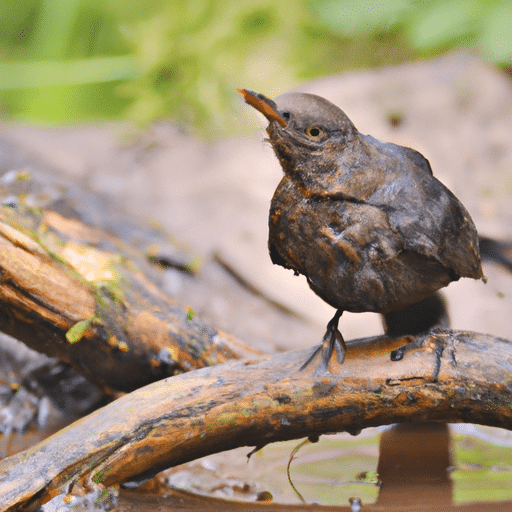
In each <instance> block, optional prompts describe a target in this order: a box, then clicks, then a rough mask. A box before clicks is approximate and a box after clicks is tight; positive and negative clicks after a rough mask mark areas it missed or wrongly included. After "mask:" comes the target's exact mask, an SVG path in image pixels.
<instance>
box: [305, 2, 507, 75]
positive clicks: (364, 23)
mask: <svg viewBox="0 0 512 512" xmlns="http://www.w3.org/2000/svg"><path fill="white" fill-rule="evenodd" d="M311 2H312V6H313V7H314V9H315V11H316V12H317V14H318V17H319V19H320V20H321V22H322V23H323V24H324V25H325V26H327V27H329V29H330V30H331V31H332V32H333V33H336V34H339V35H347V34H351V35H353V36H356V35H357V34H359V35H360V34H375V33H379V32H380V33H383V32H384V33H386V32H401V33H403V34H405V36H406V38H407V41H408V43H409V44H410V45H411V46H412V47H413V48H414V49H416V50H417V51H418V52H420V53H422V54H425V53H427V54H428V53H433V52H437V51H439V50H443V49H446V48H450V47H454V46H458V45H461V44H464V45H468V46H473V47H475V48H478V49H479V50H481V51H482V53H483V54H485V55H486V56H487V58H489V60H490V61H491V62H493V63H495V64H499V65H502V66H508V67H512V1H511V0H469V1H468V0H448V1H447V0H426V1H424V2H416V1H413V0H380V1H370V0H311Z"/></svg>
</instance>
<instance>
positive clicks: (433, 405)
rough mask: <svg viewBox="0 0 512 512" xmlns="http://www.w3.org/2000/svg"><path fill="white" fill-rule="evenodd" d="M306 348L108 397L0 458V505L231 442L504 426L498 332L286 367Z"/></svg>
mask: <svg viewBox="0 0 512 512" xmlns="http://www.w3.org/2000/svg"><path fill="white" fill-rule="evenodd" d="M408 341H412V343H409V345H408V346H407V348H406V350H405V353H404V355H403V358H402V359H401V360H398V361H391V360H390V353H391V351H393V350H396V349H397V348H399V347H400V346H402V345H403V344H404V343H406V342H408ZM308 352H309V351H300V352H293V353H286V354H279V355H276V356H274V357H272V358H267V359H264V358H258V359H255V360H245V361H232V362H228V363H224V364H222V365H217V366H214V367H210V368H203V369H201V370H197V371H193V372H189V373H187V374H183V375H178V376H175V377H172V378H167V379H164V380H162V381H159V382H156V383H153V384H151V385H149V386H146V387H144V388H141V389H139V390H137V391H134V392H133V393H130V394H129V395H126V396H124V397H122V398H120V399H118V400H116V401H115V402H113V403H111V404H109V405H108V406H106V407H104V408H102V409H99V410H98V411H96V412H94V413H93V414H91V415H89V416H87V417H86V418H84V419H82V420H80V421H78V422H76V423H75V424H73V425H71V426H70V427H68V428H67V429H65V430H63V431H61V432H59V433H57V434H55V435H54V436H52V437H51V438H49V439H47V440H46V441H44V443H41V444H40V445H37V446H35V447H33V448H31V449H29V450H26V451H25V452H22V453H20V454H17V455H14V456H12V457H10V458H8V459H6V460H4V461H2V462H0V475H1V477H0V510H1V511H5V510H9V511H11V510H17V511H18V510H24V509H26V508H29V507H31V506H35V505H37V504H39V503H43V502H44V501H46V500H48V499H49V498H51V497H52V496H54V495H55V494H58V493H60V492H61V491H62V490H63V489H65V488H67V487H68V486H70V485H72V484H80V483H84V482H87V481H88V482H91V481H92V482H96V483H100V484H102V485H113V484H118V483H121V482H127V481H141V480H144V479H145V478H148V477H150V476H152V475H154V474H156V473H157V472H158V471H160V470H162V469H165V468H168V467H171V466H176V465H179V464H183V463H185V462H188V461H190V460H194V459H196V458H199V457H202V456H206V455H209V454H211V453H215V452H219V451H224V450H227V449H231V448H236V447H240V446H264V445H265V444H268V443H271V442H276V441H282V440H287V439H298V438H301V437H306V436H310V435H321V434H326V433H332V432H339V431H349V432H352V433H357V432H358V431H359V430H360V429H363V428H366V427H370V426H376V425H385V424H390V423H397V422H408V421H442V422H468V423H479V424H484V425H491V426H496V427H501V428H507V429H511V428H512V378H511V375H512V345H511V343H510V342H509V341H507V340H503V339H499V338H494V337H492V336H488V335H482V334H477V333H472V332H463V331H448V330H439V329H437V330H433V331H431V332H429V333H428V334H425V335H419V336H417V337H414V338H412V340H411V337H407V338H388V337H385V336H381V337H375V338H366V339H362V340H356V341H354V342H352V343H350V344H349V350H348V352H347V359H346V361H345V363H344V364H343V365H341V366H338V365H337V364H336V363H335V362H333V363H332V367H331V371H332V373H330V374H326V375H322V376H316V375H315V374H314V369H306V370H304V371H298V368H300V366H301V364H302V363H303V361H304V359H305V358H306V357H307V354H308ZM313 366H314V365H313ZM34 475H37V476H36V477H35V476H34Z"/></svg>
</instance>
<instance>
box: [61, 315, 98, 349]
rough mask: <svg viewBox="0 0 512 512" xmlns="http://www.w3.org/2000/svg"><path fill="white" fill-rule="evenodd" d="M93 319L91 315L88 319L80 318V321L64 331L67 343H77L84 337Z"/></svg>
mask: <svg viewBox="0 0 512 512" xmlns="http://www.w3.org/2000/svg"><path fill="white" fill-rule="evenodd" d="M93 320H94V317H91V318H89V319H88V320H80V322H77V323H76V324H75V325H73V327H71V328H70V329H69V330H68V331H67V332H66V339H67V340H68V343H71V344H73V343H78V342H79V341H80V340H81V339H82V338H83V337H84V335H85V333H86V332H87V329H89V327H90V326H91V324H92V322H93Z"/></svg>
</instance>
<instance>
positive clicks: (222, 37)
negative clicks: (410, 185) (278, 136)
mask: <svg viewBox="0 0 512 512" xmlns="http://www.w3.org/2000/svg"><path fill="white" fill-rule="evenodd" d="M511 20H512V0H470V1H467V0H448V1H446V0H430V1H429V0H425V1H423V2H416V1H413V0H380V1H378V0H376V1H369V0H247V1H245V2H235V0H188V1H186V0H145V1H144V2H136V1H135V0H23V1H22V2H20V1H19V0H2V1H1V2H0V41H1V43H2V44H0V112H3V113H4V115H11V116H14V117H18V118H19V117H23V118H27V119H32V120H41V121H46V122H48V121H50V122H62V121H76V120H83V119H96V118H120V117H128V118H131V119H133V120H136V121H138V122H142V123H146V122H148V121H151V120H153V119H155V118H162V117H164V118H166V117H167V118H172V119H174V120H175V121H177V122H180V123H182V124H183V125H185V126H193V127H195V129H197V130H199V131H201V132H202V133H204V134H210V135H211V134H215V133H222V132H223V133H226V132H229V131H233V130H232V128H231V127H232V126H234V123H233V119H234V111H235V105H240V103H241V102H240V99H239V98H237V97H236V94H235V93H234V90H235V88H236V87H249V88H253V89H255V90H261V91H262V92H267V93H268V94H269V95H273V94H276V93H278V92H280V91H283V90H286V89H289V88H291V87H294V86H297V85H298V82H299V81H300V80H301V79H305V78H312V77H315V76H319V75H322V74H326V73H334V72H339V71H342V70H345V69H349V68H357V67H368V66H377V65H384V64H393V63H398V62H403V61H404V60H410V59H412V58H415V57H418V56H423V55H429V54H432V53H436V52H439V51H444V50H446V49H449V48H452V47H454V46H457V45H461V44H462V45H471V46H472V47H474V48H477V49H478V50H480V51H481V52H482V53H483V54H485V55H487V57H488V58H489V59H490V60H491V61H492V62H494V63H496V64H499V65H503V66H509V67H512V27H511V25H512V21H511ZM237 124H239V123H237Z"/></svg>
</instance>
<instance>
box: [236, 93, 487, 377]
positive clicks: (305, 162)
mask: <svg viewBox="0 0 512 512" xmlns="http://www.w3.org/2000/svg"><path fill="white" fill-rule="evenodd" d="M238 91H239V92H240V93H241V94H242V95H243V96H244V99H245V101H246V102H247V103H248V104H249V105H251V106H253V107H254V108H256V109H257V110H258V111H259V112H261V113H262V114H263V115H264V116H265V117H266V118H267V119H268V120H269V125H268V127H267V133H268V135H269V137H270V143H271V144H272V147H273V149H274V152H275V154H276V155H277V158H278V159H279V162H280V163H281V166H282V168H283V171H284V177H283V179H282V180H281V182H280V183H279V185H278V187H277V189H276V191H275V193H274V197H273V198H272V202H271V206H270V218H269V241H268V247H269V251H270V257H271V259H272V262H273V263H275V264H277V265H281V266H283V267H285V268H290V269H292V270H293V271H294V272H295V273H296V274H303V275H304V276H306V279H307V281H308V283H309V286H310V287H311V289H312V290H313V291H314V292H315V293H316V294H317V295H319V296H320V297H321V298H322V299H323V300H324V301H326V302H327V303H328V304H330V305H331V306H333V307H334V308H336V309H337V311H336V314H335V315H334V317H333V318H332V319H331V320H330V321H329V323H328V324H327V331H326V333H325V336H324V338H323V341H322V344H320V345H319V346H317V347H315V349H314V351H313V353H312V354H311V356H310V357H309V358H308V359H307V361H306V362H305V363H304V365H303V366H302V368H304V367H305V366H307V365H308V364H309V363H310V362H311V361H312V360H313V358H314V357H315V355H316V354H317V353H318V352H319V351H320V350H322V357H321V360H320V363H319V365H318V368H317V372H319V373H322V372H325V371H328V365H329V361H330V359H331V356H332V353H333V351H334V350H336V354H337V361H338V363H340V364H341V363H343V361H344V358H345V352H346V347H345V342H344V340H343V337H342V336H341V333H340V332H339V330H338V322H339V319H340V317H341V315H342V313H343V311H353V312H363V311H375V312H378V313H382V314H386V313H390V312H394V311H398V310H400V309H402V308H404V307H406V306H409V305H411V304H413V303H416V302H418V301H420V300H422V299H424V298H426V297H428V296H429V295H431V294H432V293H433V292H435V291H436V290H439V289H440V288H443V287H444V286H447V285H448V284H449V283H450V282H451V281H457V280H458V279H459V278H460V277H471V278H473V279H483V280H484V281H485V277H484V275H483V272H482V267H481V263H480V254H479V249H478V237H477V232H476V229H475V226H474V224H473V221H472V220H471V217H470V215H469V213H468V212H467V211H466V209H465V208H464V206H463V205H462V204H461V203H460V201H459V200H458V199H457V198H456V197H455V196H454V195H453V194H452V192H450V191H449V190H448V189H447V188H446V187H445V186H444V185H443V184H442V183H441V182H440V181H438V180H437V179H436V178H434V176H433V175H432V170H431V168H430V165H429V163H428V161H427V160H426V159H425V158H424V157H423V156H422V155H421V154H420V153H418V152H417V151H415V150H413V149H410V148H406V147H402V146H398V145H396V144H392V143H389V142H381V141H379V140H377V139H375V138H373V137H372V136H371V135H363V134H362V133H360V132H358V130H357V129H356V127H355V126H354V125H353V124H352V122H351V121H350V119H349V118H348V117H347V116H346V115H345V113H344V112H343V111H342V110H341V109H339V108H338V107H337V106H335V105H333V104H332V103H330V102H329V101H327V100H325V99H324V98H321V97H319V96H315V95H313V94H302V93H286V94H282V95H281V96H278V97H277V98H276V99H275V101H272V100H271V99H269V98H267V97H265V96H263V95H262V94H258V93H255V92H252V91H249V90H247V89H239V90H238Z"/></svg>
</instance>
